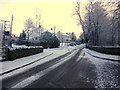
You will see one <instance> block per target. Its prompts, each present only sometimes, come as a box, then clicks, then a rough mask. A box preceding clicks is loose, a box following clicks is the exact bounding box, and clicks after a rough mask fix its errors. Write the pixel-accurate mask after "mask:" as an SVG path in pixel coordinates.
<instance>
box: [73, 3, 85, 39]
mask: <svg viewBox="0 0 120 90" xmlns="http://www.w3.org/2000/svg"><path fill="white" fill-rule="evenodd" d="M73 15H77V16H78V19H77V20H78V24H80V25H81V26H82V30H83V36H84V39H86V37H87V36H86V34H85V27H86V25H85V23H84V21H83V19H82V16H81V2H80V1H79V2H77V3H76V7H75V13H74V14H73Z"/></svg>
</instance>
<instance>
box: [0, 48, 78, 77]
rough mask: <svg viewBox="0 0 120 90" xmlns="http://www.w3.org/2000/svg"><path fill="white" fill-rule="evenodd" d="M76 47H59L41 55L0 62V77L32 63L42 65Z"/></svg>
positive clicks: (47, 50)
mask: <svg viewBox="0 0 120 90" xmlns="http://www.w3.org/2000/svg"><path fill="white" fill-rule="evenodd" d="M74 49H76V47H60V48H54V49H45V50H44V52H43V53H39V54H35V55H31V56H27V57H23V58H19V59H16V60H13V61H3V62H0V67H1V70H0V76H1V75H2V76H3V75H4V74H7V73H10V72H12V71H15V70H18V69H20V68H23V67H26V66H29V65H31V64H33V63H38V62H39V61H40V62H39V63H38V64H43V63H45V62H48V61H50V60H53V59H55V58H57V57H60V56H63V55H67V54H68V53H70V52H72V51H73V50H74Z"/></svg>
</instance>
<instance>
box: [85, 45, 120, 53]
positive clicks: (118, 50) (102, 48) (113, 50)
mask: <svg viewBox="0 0 120 90" xmlns="http://www.w3.org/2000/svg"><path fill="white" fill-rule="evenodd" d="M86 47H87V48H89V49H91V50H95V51H98V52H101V53H105V54H112V55H120V47H114V46H86Z"/></svg>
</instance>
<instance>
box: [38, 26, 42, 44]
mask: <svg viewBox="0 0 120 90" xmlns="http://www.w3.org/2000/svg"><path fill="white" fill-rule="evenodd" d="M40 28H41V25H39V42H40V37H41V34H42V30H40Z"/></svg>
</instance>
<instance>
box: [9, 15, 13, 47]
mask: <svg viewBox="0 0 120 90" xmlns="http://www.w3.org/2000/svg"><path fill="white" fill-rule="evenodd" d="M12 25H13V15H12V17H11V26H10V35H9V45H10V47H12V42H11V39H12Z"/></svg>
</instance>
